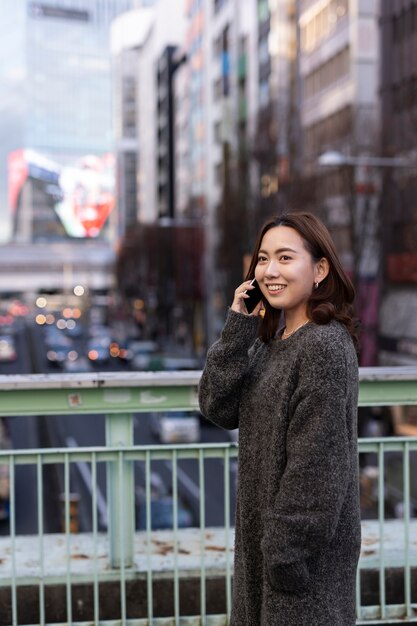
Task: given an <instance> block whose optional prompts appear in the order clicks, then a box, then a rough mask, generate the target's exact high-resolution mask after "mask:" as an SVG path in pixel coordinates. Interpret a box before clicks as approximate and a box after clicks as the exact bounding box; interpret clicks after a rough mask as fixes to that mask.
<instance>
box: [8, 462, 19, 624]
mask: <svg viewBox="0 0 417 626" xmlns="http://www.w3.org/2000/svg"><path fill="white" fill-rule="evenodd" d="M9 473H10V487H9V489H10V534H11V547H12V620H13V626H17V587H16V585H17V580H16V497H15V487H16V486H15V476H16V474H15V463H14V456H11V457H10V462H9Z"/></svg>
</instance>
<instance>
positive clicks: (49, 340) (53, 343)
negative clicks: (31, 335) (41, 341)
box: [45, 326, 78, 366]
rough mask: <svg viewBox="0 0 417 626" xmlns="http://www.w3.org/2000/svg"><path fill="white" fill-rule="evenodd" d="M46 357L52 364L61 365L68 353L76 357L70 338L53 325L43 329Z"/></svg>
mask: <svg viewBox="0 0 417 626" xmlns="http://www.w3.org/2000/svg"><path fill="white" fill-rule="evenodd" d="M45 345H46V349H47V350H46V358H47V359H48V361H49V362H50V363H51V364H53V365H58V366H60V365H62V364H63V363H64V361H65V360H66V359H68V358H69V355H71V356H72V358H76V357H77V356H78V355H77V352H76V351H75V350H74V344H73V342H72V340H71V339H70V338H69V337H67V336H66V335H64V334H63V332H62V330H59V329H58V328H56V327H55V326H50V327H48V328H47V329H45Z"/></svg>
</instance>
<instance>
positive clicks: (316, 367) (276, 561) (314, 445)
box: [262, 341, 351, 593]
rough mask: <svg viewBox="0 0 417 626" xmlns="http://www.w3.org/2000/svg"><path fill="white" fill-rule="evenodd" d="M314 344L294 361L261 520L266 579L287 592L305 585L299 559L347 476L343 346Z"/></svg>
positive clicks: (318, 546)
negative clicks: (276, 467) (285, 421)
mask: <svg viewBox="0 0 417 626" xmlns="http://www.w3.org/2000/svg"><path fill="white" fill-rule="evenodd" d="M314 343H315V345H314V346H311V345H310V346H309V350H308V351H305V352H304V354H303V356H302V359H301V363H300V368H299V378H298V385H297V389H296V391H295V393H294V395H293V397H292V399H291V402H290V420H289V425H288V431H287V440H286V457H287V458H286V466H285V470H284V474H283V476H282V478H281V480H280V483H279V487H278V492H277V496H276V498H275V502H274V505H273V506H272V507H271V509H270V510H268V511H267V512H266V514H265V519H264V526H263V528H264V534H263V539H262V550H263V553H264V557H265V561H266V565H267V571H268V575H269V578H270V582H271V584H272V585H273V587H275V588H276V589H278V590H280V591H285V592H290V593H291V592H293V593H302V592H303V591H304V590H305V589H306V588H307V586H308V579H309V574H308V563H307V562H306V560H308V558H309V557H312V556H314V554H316V553H317V552H318V551H320V550H322V549H323V548H325V547H326V546H327V545H328V544H329V542H330V541H331V539H332V537H333V535H334V532H335V530H336V527H337V524H338V521H339V516H340V511H341V508H342V504H343V502H344V499H345V495H346V491H347V487H348V482H349V477H350V475H351V472H350V464H351V454H350V449H351V448H350V442H349V439H348V428H347V422H346V420H347V399H346V377H347V366H346V358H345V353H344V347H343V344H339V345H335V344H334V343H332V345H329V344H326V343H324V344H323V343H322V342H320V341H316V342H314ZM310 348H311V349H310Z"/></svg>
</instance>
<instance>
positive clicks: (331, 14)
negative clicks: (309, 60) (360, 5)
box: [301, 0, 349, 52]
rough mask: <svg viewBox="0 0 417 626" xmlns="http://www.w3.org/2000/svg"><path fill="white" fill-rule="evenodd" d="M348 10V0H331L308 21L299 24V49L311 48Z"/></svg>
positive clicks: (324, 36) (330, 31)
mask: <svg viewBox="0 0 417 626" xmlns="http://www.w3.org/2000/svg"><path fill="white" fill-rule="evenodd" d="M348 11H349V0H331V1H330V2H329V3H328V4H326V6H324V7H323V8H322V9H321V10H320V11H319V12H318V13H316V14H315V15H314V16H313V17H312V18H311V19H310V20H309V21H308V22H305V23H304V24H303V25H302V26H301V49H302V50H303V51H305V52H309V51H311V50H313V49H314V48H315V47H316V46H317V45H318V44H319V43H320V42H321V41H322V40H323V39H325V38H326V37H328V36H329V35H330V34H331V33H332V32H333V30H334V29H335V28H336V26H337V25H338V24H339V22H340V21H341V20H343V19H344V18H345V17H346V16H347V14H348Z"/></svg>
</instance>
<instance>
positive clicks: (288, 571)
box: [267, 561, 310, 595]
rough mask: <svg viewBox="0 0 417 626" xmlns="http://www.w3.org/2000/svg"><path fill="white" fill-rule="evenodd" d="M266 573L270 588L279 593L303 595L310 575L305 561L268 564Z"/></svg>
mask: <svg viewBox="0 0 417 626" xmlns="http://www.w3.org/2000/svg"><path fill="white" fill-rule="evenodd" d="M267 571H268V578H269V583H270V585H271V587H272V588H273V589H274V590H275V591H279V592H280V593H292V594H294V595H303V594H304V593H305V592H306V591H307V589H308V587H309V580H310V574H309V571H308V568H307V564H306V563H305V561H295V562H293V563H270V564H268V565H267Z"/></svg>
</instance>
